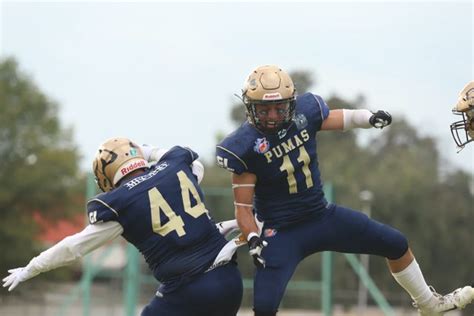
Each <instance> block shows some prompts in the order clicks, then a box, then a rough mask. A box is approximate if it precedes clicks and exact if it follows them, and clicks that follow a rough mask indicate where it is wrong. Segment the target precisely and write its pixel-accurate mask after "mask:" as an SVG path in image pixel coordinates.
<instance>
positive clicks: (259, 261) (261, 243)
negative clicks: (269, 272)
mask: <svg viewBox="0 0 474 316" xmlns="http://www.w3.org/2000/svg"><path fill="white" fill-rule="evenodd" d="M248 245H249V253H250V255H251V256H252V257H253V263H254V264H255V266H257V267H261V268H265V259H263V257H262V255H261V253H262V250H263V248H264V247H266V246H267V245H268V243H267V242H266V241H265V240H262V239H261V238H260V237H258V236H253V237H252V238H250V240H249V242H248Z"/></svg>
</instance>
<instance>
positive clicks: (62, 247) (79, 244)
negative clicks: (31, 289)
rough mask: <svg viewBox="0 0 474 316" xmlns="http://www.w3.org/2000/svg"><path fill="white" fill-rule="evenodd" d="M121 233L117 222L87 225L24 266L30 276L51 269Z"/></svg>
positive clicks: (71, 260) (77, 257) (76, 257)
mask: <svg viewBox="0 0 474 316" xmlns="http://www.w3.org/2000/svg"><path fill="white" fill-rule="evenodd" d="M122 233H123V228H122V226H121V225H120V224H119V223H117V222H107V223H99V224H95V225H88V226H86V228H84V230H82V231H81V232H79V233H77V234H75V235H71V236H68V237H66V238H64V239H63V240H61V241H60V242H59V243H57V244H56V245H54V246H53V247H51V248H49V249H47V250H45V251H43V252H42V253H40V254H39V255H38V256H37V257H34V258H33V259H32V260H31V261H30V263H28V265H27V266H26V269H28V271H29V273H31V275H32V276H35V275H38V274H40V273H43V272H46V271H49V270H53V269H55V268H57V267H60V266H64V265H67V264H70V263H72V262H74V261H75V260H77V259H79V258H82V257H83V256H84V255H86V254H88V253H89V252H91V251H93V250H95V249H97V248H99V247H100V246H102V245H104V244H105V243H107V242H108V241H110V240H113V239H115V238H116V237H118V236H120V235H121V234H122Z"/></svg>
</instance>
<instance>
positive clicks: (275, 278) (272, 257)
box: [254, 225, 303, 316]
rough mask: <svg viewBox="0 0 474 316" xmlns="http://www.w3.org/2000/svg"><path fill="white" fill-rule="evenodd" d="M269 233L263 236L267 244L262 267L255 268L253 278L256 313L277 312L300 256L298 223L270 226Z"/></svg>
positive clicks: (258, 315) (269, 315) (257, 315)
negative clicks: (263, 266)
mask: <svg viewBox="0 0 474 316" xmlns="http://www.w3.org/2000/svg"><path fill="white" fill-rule="evenodd" d="M264 231H265V229H264ZM270 235H271V236H267V237H266V238H265V240H266V241H267V242H268V246H267V247H265V248H264V249H263V252H262V256H263V257H264V258H265V268H257V272H256V274H255V278H254V311H255V316H274V315H276V313H277V311H278V306H279V305H280V302H281V300H282V298H283V295H284V293H285V289H286V286H287V284H288V282H289V280H290V279H291V276H292V275H293V273H294V271H295V269H296V266H297V265H298V263H299V262H300V261H301V260H302V258H303V256H302V251H301V245H300V242H299V241H298V238H297V235H298V226H297V225H294V226H293V227H292V228H286V229H282V230H279V231H276V230H273V229H272V230H271V234H270Z"/></svg>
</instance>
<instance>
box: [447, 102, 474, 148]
mask: <svg viewBox="0 0 474 316" xmlns="http://www.w3.org/2000/svg"><path fill="white" fill-rule="evenodd" d="M453 114H455V115H459V116H461V118H462V119H461V120H459V121H456V122H454V123H452V124H451V126H450V127H451V135H453V138H454V141H455V142H456V145H457V146H458V147H459V148H461V149H462V148H464V146H466V145H467V144H468V143H470V142H472V141H473V140H474V108H473V109H472V110H469V111H466V112H458V111H456V110H453Z"/></svg>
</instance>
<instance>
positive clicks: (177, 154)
mask: <svg viewBox="0 0 474 316" xmlns="http://www.w3.org/2000/svg"><path fill="white" fill-rule="evenodd" d="M198 158H199V155H198V154H197V153H196V152H195V151H193V150H192V149H190V148H188V147H181V146H174V147H173V148H171V149H170V150H168V151H167V152H166V153H165V154H164V155H163V157H161V159H160V161H163V160H166V159H183V160H184V162H185V163H187V164H188V165H190V164H192V163H193V161H194V160H196V159H198Z"/></svg>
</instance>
